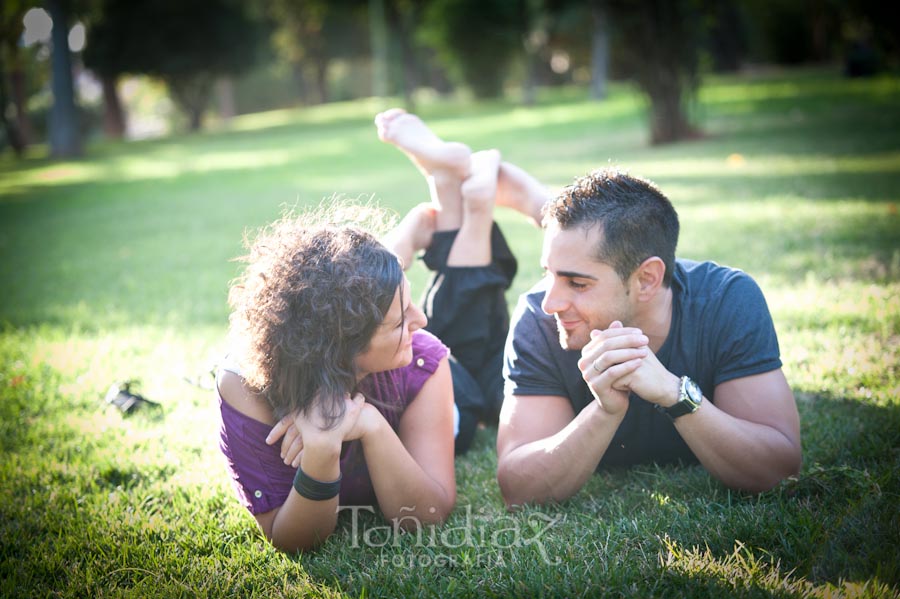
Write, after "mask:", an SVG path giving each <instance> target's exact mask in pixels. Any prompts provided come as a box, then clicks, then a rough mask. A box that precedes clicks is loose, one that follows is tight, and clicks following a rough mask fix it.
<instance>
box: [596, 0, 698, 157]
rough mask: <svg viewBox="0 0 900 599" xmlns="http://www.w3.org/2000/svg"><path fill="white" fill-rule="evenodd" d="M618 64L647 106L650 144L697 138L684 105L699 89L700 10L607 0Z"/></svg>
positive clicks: (677, 1) (665, 1) (686, 3)
mask: <svg viewBox="0 0 900 599" xmlns="http://www.w3.org/2000/svg"><path fill="white" fill-rule="evenodd" d="M606 6H607V10H608V12H609V16H610V24H611V27H610V28H611V30H612V31H613V32H614V35H615V36H616V38H617V42H618V43H617V44H616V47H617V48H618V49H619V50H620V51H621V59H622V62H623V64H624V66H625V68H626V69H627V70H628V72H629V73H630V74H631V77H632V78H633V79H634V80H635V82H636V83H637V85H638V87H639V88H640V89H641V90H642V91H643V92H644V93H645V94H646V95H647V97H648V99H649V101H650V142H651V143H652V144H662V143H669V142H674V141H678V140H682V139H688V138H691V137H696V136H697V135H698V134H699V132H698V130H697V129H696V128H694V126H693V125H691V123H690V121H689V119H688V117H687V114H686V104H687V102H688V100H689V98H690V97H691V96H692V95H693V93H694V92H695V91H696V89H697V86H698V84H699V74H698V63H699V54H700V46H701V38H702V35H701V34H702V22H703V21H702V19H701V14H702V13H701V10H700V9H701V6H700V3H699V2H698V1H695V0H645V1H644V2H641V3H634V2H631V1H629V0H608V2H607V3H606Z"/></svg>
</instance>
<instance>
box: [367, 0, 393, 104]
mask: <svg viewBox="0 0 900 599" xmlns="http://www.w3.org/2000/svg"><path fill="white" fill-rule="evenodd" d="M395 29H396V28H395ZM369 37H370V43H371V45H372V95H373V96H375V97H376V98H383V97H385V96H387V95H388V25H387V19H386V18H385V14H384V0H369Z"/></svg>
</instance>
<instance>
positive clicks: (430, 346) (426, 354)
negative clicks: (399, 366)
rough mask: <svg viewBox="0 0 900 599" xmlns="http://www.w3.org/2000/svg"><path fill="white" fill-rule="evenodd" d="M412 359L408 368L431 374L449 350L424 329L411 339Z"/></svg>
mask: <svg viewBox="0 0 900 599" xmlns="http://www.w3.org/2000/svg"><path fill="white" fill-rule="evenodd" d="M412 346H413V359H412V363H410V365H409V368H418V369H425V370H427V371H428V372H431V373H433V372H434V371H435V370H437V367H438V364H440V362H441V360H443V359H444V358H446V357H447V355H448V354H449V353H450V349H449V348H448V347H447V346H446V345H444V343H443V342H442V341H441V340H440V339H438V338H437V337H435V336H434V335H433V334H431V333H430V332H428V331H426V330H425V329H419V330H418V331H416V332H414V333H413V337H412Z"/></svg>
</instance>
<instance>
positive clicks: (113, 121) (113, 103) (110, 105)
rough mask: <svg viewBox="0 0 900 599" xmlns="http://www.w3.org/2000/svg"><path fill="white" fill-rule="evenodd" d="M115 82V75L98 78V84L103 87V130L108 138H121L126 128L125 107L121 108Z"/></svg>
mask: <svg viewBox="0 0 900 599" xmlns="http://www.w3.org/2000/svg"><path fill="white" fill-rule="evenodd" d="M116 83H117V78H116V77H109V76H104V77H101V78H100V85H101V87H102V89H103V131H104V133H106V136H107V137H109V138H110V139H122V138H123V137H125V131H126V130H127V126H126V123H125V109H124V108H122V102H121V100H120V99H119V90H118V87H117V86H116Z"/></svg>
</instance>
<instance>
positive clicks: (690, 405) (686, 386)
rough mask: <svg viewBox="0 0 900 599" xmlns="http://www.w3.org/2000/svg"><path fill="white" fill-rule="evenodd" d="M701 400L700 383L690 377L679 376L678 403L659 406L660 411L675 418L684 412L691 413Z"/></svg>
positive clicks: (698, 407)
mask: <svg viewBox="0 0 900 599" xmlns="http://www.w3.org/2000/svg"><path fill="white" fill-rule="evenodd" d="M702 401H703V391H702V390H701V389H700V385H698V384H697V383H695V382H694V381H692V380H691V379H690V377H687V376H683V377H681V388H680V390H679V392H678V403H676V404H674V405H671V406H669V407H668V408H662V407H660V409H661V411H663V412H665V413H666V414H668V415H669V418H671V419H672V420H675V419H676V418H678V417H679V416H684V415H685V414H693V413H694V412H696V411H697V410H698V409H700V402H702Z"/></svg>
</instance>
